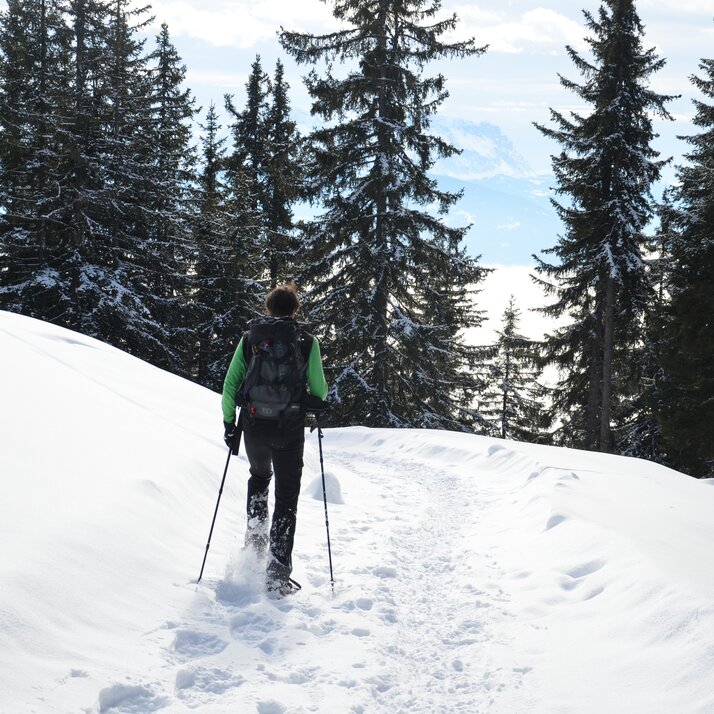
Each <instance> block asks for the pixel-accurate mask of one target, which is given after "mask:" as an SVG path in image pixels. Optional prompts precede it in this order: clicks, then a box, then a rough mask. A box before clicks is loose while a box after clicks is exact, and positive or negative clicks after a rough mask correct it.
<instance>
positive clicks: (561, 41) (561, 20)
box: [454, 5, 585, 54]
mask: <svg viewBox="0 0 714 714" xmlns="http://www.w3.org/2000/svg"><path fill="white" fill-rule="evenodd" d="M454 9H455V10H456V13H457V15H458V16H459V18H460V19H461V20H462V22H461V23H460V25H459V28H458V29H457V34H458V36H459V37H460V38H465V37H471V36H474V37H476V41H477V43H478V44H488V45H489V52H496V53H499V52H500V53H507V54H518V53H521V52H523V51H524V50H525V49H526V48H527V47H534V46H541V47H546V46H549V45H558V46H560V47H562V46H563V45H566V44H570V45H573V46H574V47H577V48H582V47H583V46H584V42H583V37H584V35H585V30H584V28H583V26H582V24H581V23H578V22H575V21H574V20H571V19H570V18H568V17H566V16H565V15H561V14H560V13H558V12H556V11H555V10H551V9H548V8H544V7H539V8H536V9H534V10H529V11H528V12H526V13H524V14H523V15H522V16H521V17H520V18H519V19H507V18H505V16H504V15H503V14H498V15H496V14H495V13H484V12H483V11H481V10H479V9H478V8H477V7H474V6H471V5H457V6H456V7H455V8H454Z"/></svg>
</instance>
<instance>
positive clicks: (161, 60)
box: [143, 24, 196, 373]
mask: <svg viewBox="0 0 714 714" xmlns="http://www.w3.org/2000/svg"><path fill="white" fill-rule="evenodd" d="M150 59H151V67H150V71H149V75H148V81H149V95H148V101H149V111H148V115H147V121H146V126H145V129H144V131H143V136H144V139H143V143H144V146H145V151H146V155H145V161H146V163H147V164H148V168H149V170H150V171H151V174H150V178H151V181H150V182H149V183H148V184H145V185H146V188H147V189H148V191H147V193H146V196H145V199H144V205H145V207H146V209H147V210H148V215H147V219H148V227H147V236H146V239H145V245H146V247H147V248H148V250H147V251H145V252H144V253H143V255H144V256H146V257H147V258H148V260H147V261H146V264H145V270H146V273H147V287H148V291H149V297H150V300H151V303H152V304H151V306H150V309H151V311H152V314H153V315H154V317H155V319H156V320H158V321H159V322H160V323H161V325H162V326H163V327H164V328H165V329H166V331H167V333H168V337H169V339H170V342H171V347H172V350H173V351H174V352H175V353H176V354H177V355H179V356H185V358H182V359H180V361H179V362H177V363H175V364H170V365H169V364H167V365H166V366H167V367H169V368H171V369H172V371H175V372H180V373H188V372H189V371H190V350H189V345H190V344H191V343H192V336H191V331H192V326H193V325H192V320H191V315H190V312H189V310H188V289H189V285H188V280H189V278H188V273H189V266H190V263H191V259H192V250H193V247H192V245H191V241H192V236H191V220H192V215H191V211H192V205H193V190H194V186H193V182H194V168H195V164H196V155H195V150H194V148H193V146H192V135H191V122H192V121H193V118H194V115H195V113H196V109H195V107H194V100H193V98H192V97H191V92H190V90H189V89H186V88H185V86H184V82H185V78H186V67H185V66H184V64H183V62H182V61H181V58H180V57H179V55H178V53H177V51H176V48H175V47H174V45H173V44H172V42H171V39H170V36H169V30H168V27H167V25H166V24H163V25H162V26H161V31H160V33H159V35H158V37H157V38H156V48H155V50H154V52H153V54H152V55H151V57H150Z"/></svg>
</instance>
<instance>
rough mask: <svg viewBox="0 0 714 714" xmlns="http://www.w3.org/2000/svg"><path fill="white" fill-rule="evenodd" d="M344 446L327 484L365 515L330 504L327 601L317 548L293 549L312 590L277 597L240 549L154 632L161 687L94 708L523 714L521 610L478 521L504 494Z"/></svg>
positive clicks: (333, 456) (152, 685)
mask: <svg viewBox="0 0 714 714" xmlns="http://www.w3.org/2000/svg"><path fill="white" fill-rule="evenodd" d="M340 441H341V444H340V448H338V449H336V450H335V451H334V452H332V453H330V464H331V465H330V469H329V470H328V475H329V474H330V473H340V474H341V476H342V478H341V479H340V480H341V481H342V482H343V483H345V482H350V481H351V482H352V483H353V484H354V485H353V486H352V489H353V490H355V489H359V491H360V493H361V495H362V496H363V497H364V496H365V495H367V496H368V498H367V499H366V502H368V503H370V506H371V507H370V508H369V509H368V510H363V511H361V512H359V511H357V512H355V511H354V510H352V509H349V508H346V507H344V506H340V505H337V504H331V506H330V509H331V522H332V523H333V531H334V532H333V538H334V550H335V553H334V555H335V566H336V578H337V584H336V587H335V594H334V596H333V595H332V594H331V593H330V589H329V583H328V577H327V560H326V557H325V556H326V553H325V552H324V550H322V544H316V545H317V546H318V547H317V548H313V549H311V551H308V552H307V553H304V552H303V553H301V551H300V543H299V542H298V545H297V548H296V567H297V571H296V575H298V576H301V573H302V574H306V575H307V579H306V580H305V581H304V586H305V587H304V590H303V591H302V592H301V593H299V594H297V595H295V596H293V597H290V598H287V599H285V600H281V601H270V600H268V599H267V598H266V597H265V595H264V594H263V593H262V591H261V588H260V583H261V568H260V565H259V564H258V563H255V562H253V561H252V559H251V558H250V557H249V556H247V555H246V554H240V555H238V556H237V557H236V558H235V559H234V561H233V562H232V563H231V564H230V566H229V569H228V572H227V574H226V577H225V578H224V579H223V580H218V581H213V582H210V581H209V582H208V583H207V584H206V585H205V586H203V587H201V588H200V589H199V591H198V593H197V595H196V596H195V598H194V602H193V604H192V607H191V609H190V610H189V611H188V612H187V613H185V615H184V617H183V618H182V619H181V621H180V622H172V623H169V624H168V626H167V627H166V629H165V630H164V632H163V633H162V634H159V636H158V639H157V638H154V640H153V645H154V646H157V645H159V646H160V647H161V648H163V650H164V651H165V652H166V662H165V667H164V670H165V677H164V679H163V681H158V682H156V681H154V682H143V683H142V682H133V683H132V685H131V688H129V689H126V687H122V686H120V687H119V688H117V687H110V688H107V689H105V690H104V691H102V692H101V693H100V695H99V707H98V709H99V711H113V712H122V711H124V712H132V711H150V710H153V709H156V710H158V709H160V710H161V711H167V712H183V711H189V710H191V709H194V708H196V707H199V708H202V709H205V710H207V711H211V712H223V711H225V712H228V711H257V712H259V713H262V714H273V713H276V712H278V713H280V712H285V713H288V712H295V713H297V712H308V711H319V712H354V713H355V714H365V713H367V712H470V713H474V712H476V713H478V712H487V711H488V712H495V711H504V712H506V711H514V710H513V709H512V706H513V702H514V697H515V700H517V701H519V702H520V701H522V697H520V695H519V694H518V690H519V689H520V687H521V680H522V679H523V677H524V676H525V675H526V674H527V672H528V671H529V668H528V667H518V666H516V664H515V663H514V664H513V666H504V664H503V662H504V659H505V661H506V662H510V660H511V659H512V656H513V655H512V652H513V650H514V647H513V644H514V643H513V642H512V635H511V634H510V631H509V630H508V628H507V627H505V625H506V624H507V623H508V622H509V620H511V619H512V618H513V614H512V613H511V612H510V611H509V597H508V594H507V593H505V592H504V591H503V589H502V584H503V581H504V577H503V576H504V573H503V571H502V570H501V569H500V568H499V566H498V563H497V562H495V561H494V560H493V559H490V560H489V558H488V554H487V553H486V552H483V550H482V547H481V545H482V543H483V540H484V538H481V537H479V528H480V523H481V513H480V512H481V511H482V510H483V511H484V512H485V511H487V510H488V509H489V508H495V509H500V508H501V507H502V506H501V504H500V501H501V498H502V494H494V493H486V491H485V490H484V489H483V488H482V487H481V486H480V485H479V484H480V482H479V478H478V477H477V474H476V473H474V472H473V467H472V466H468V465H467V468H466V469H465V471H464V473H463V474H461V475H459V474H456V473H455V472H454V468H453V465H452V466H451V467H450V468H448V469H440V468H439V467H438V466H436V465H435V463H434V460H433V459H432V458H430V459H428V460H420V459H418V458H413V457H412V458H409V457H404V458H393V457H381V458H378V457H376V456H374V454H371V455H370V456H368V457H366V458H365V445H364V443H363V439H357V440H356V442H355V444H354V446H353V448H350V447H349V439H344V438H343V439H340ZM328 443H329V432H328ZM377 445H378V446H379V444H377ZM316 495H317V494H316ZM303 506H307V507H306V508H302V511H303V512H302V513H301V519H306V518H311V517H314V516H315V515H319V511H320V510H321V508H320V507H321V504H320V503H319V502H317V500H316V499H314V501H313V503H309V502H308V503H307V504H305V503H303ZM306 511H307V512H306ZM486 520H488V519H486ZM238 528H239V529H240V530H242V524H238ZM345 672H348V673H349V674H348V675H345ZM271 683H272V684H274V685H280V686H279V688H278V689H276V691H279V692H280V695H279V696H276V698H275V699H272V698H266V696H265V693H266V691H270V690H271ZM172 690H173V693H174V695H175V696H173V697H172V696H171V692H172ZM122 697H124V698H122Z"/></svg>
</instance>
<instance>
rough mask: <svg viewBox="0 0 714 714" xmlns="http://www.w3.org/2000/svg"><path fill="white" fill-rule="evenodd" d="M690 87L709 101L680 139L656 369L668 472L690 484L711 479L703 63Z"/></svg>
mask: <svg viewBox="0 0 714 714" xmlns="http://www.w3.org/2000/svg"><path fill="white" fill-rule="evenodd" d="M699 67H700V69H701V72H702V74H701V75H700V76H693V77H692V82H693V83H694V85H695V86H696V88H697V89H698V90H699V91H700V92H702V94H703V95H704V97H705V98H706V99H708V100H710V101H709V102H707V101H701V100H696V101H695V102H694V104H695V107H696V115H695V117H694V124H695V125H696V126H698V127H701V129H702V131H701V133H699V134H696V135H694V136H688V137H684V138H685V140H686V141H687V142H688V143H689V144H690V146H691V147H692V150H691V152H690V153H689V154H687V155H686V157H685V158H686V159H687V160H688V162H689V163H688V165H685V166H682V167H680V168H679V170H678V179H679V186H678V187H677V188H676V189H675V191H676V197H677V199H678V206H677V207H678V211H677V214H676V225H677V238H676V240H675V241H674V248H673V260H672V264H673V269H672V282H671V291H672V298H671V304H670V306H669V310H668V315H667V325H666V336H665V346H664V354H663V358H662V364H663V367H664V370H665V380H664V384H663V398H662V403H661V405H660V409H659V413H658V416H659V422H660V424H661V428H662V434H663V439H664V443H665V447H666V450H667V454H668V456H669V457H670V459H671V461H672V463H673V465H674V466H675V467H676V468H679V469H681V470H683V471H686V472H687V473H690V474H692V475H694V476H701V477H704V476H706V477H711V476H712V475H714V317H713V316H714V289H713V288H712V286H714V103H712V102H711V100H713V99H714V60H712V59H703V60H702V61H701V63H700V65H699Z"/></svg>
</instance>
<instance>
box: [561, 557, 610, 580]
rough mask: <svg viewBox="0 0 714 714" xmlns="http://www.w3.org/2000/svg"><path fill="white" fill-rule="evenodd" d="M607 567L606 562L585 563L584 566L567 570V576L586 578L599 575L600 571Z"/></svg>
mask: <svg viewBox="0 0 714 714" xmlns="http://www.w3.org/2000/svg"><path fill="white" fill-rule="evenodd" d="M604 567H605V562H604V561H602V560H591V561H590V562H588V563H583V564H582V565H577V566H575V567H574V568H571V569H570V570H566V571H565V574H566V575H569V576H570V577H571V578H584V577H585V576H586V575H592V574H593V573H597V571H598V570H602V568H604Z"/></svg>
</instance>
